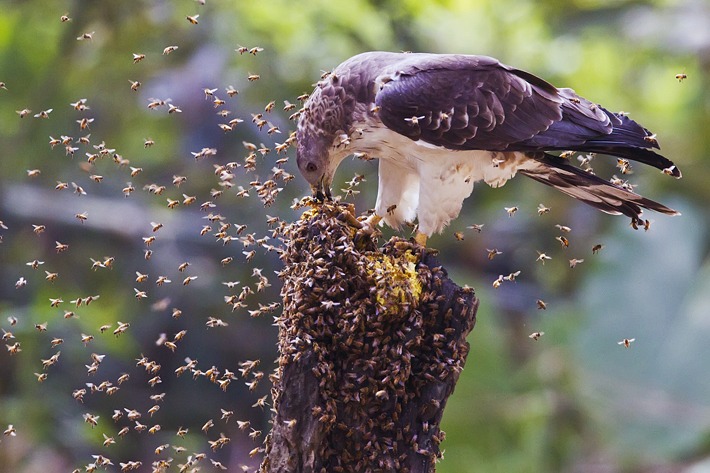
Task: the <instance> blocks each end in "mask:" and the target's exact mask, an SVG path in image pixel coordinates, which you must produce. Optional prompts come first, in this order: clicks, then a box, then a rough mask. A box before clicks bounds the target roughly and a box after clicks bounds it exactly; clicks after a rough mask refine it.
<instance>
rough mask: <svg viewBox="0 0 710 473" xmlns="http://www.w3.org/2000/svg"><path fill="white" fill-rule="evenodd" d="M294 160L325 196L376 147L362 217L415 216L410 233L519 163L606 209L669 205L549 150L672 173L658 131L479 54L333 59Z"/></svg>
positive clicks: (452, 212)
mask: <svg viewBox="0 0 710 473" xmlns="http://www.w3.org/2000/svg"><path fill="white" fill-rule="evenodd" d="M297 141H298V148H297V162H298V168H299V170H300V171H301V173H302V174H303V176H304V177H305V178H306V180H307V181H308V182H309V183H310V185H311V188H312V190H313V192H314V195H315V196H316V197H317V198H319V199H321V200H322V199H324V198H330V184H331V182H332V179H333V174H334V173H335V170H336V169H337V167H338V165H339V164H340V162H341V161H342V160H343V159H344V158H345V157H347V156H349V155H351V154H357V153H360V155H367V156H369V157H372V158H379V186H378V193H377V203H376V205H375V214H374V215H373V216H372V217H371V218H370V219H369V220H368V222H366V223H367V224H368V225H370V226H371V228H372V227H373V226H374V225H375V224H377V223H379V221H380V220H384V221H385V223H387V224H388V225H390V226H392V227H395V228H398V227H400V226H401V225H402V224H403V223H405V222H412V221H414V220H415V219H417V220H418V228H417V234H416V237H415V239H416V241H417V242H419V243H421V244H423V245H425V244H426V239H427V237H428V236H431V235H432V234H433V233H437V232H441V230H443V229H444V228H445V227H446V225H448V224H449V222H450V221H451V220H452V219H454V218H456V217H457V216H458V214H459V212H460V211H461V206H462V204H463V201H464V199H466V198H467V197H468V196H469V195H471V192H472V190H473V185H474V183H476V182H478V181H484V182H485V183H487V184H489V185H490V186H492V187H500V186H502V185H503V184H505V182H506V181H507V180H508V179H510V178H512V177H513V176H515V175H516V173H520V174H524V175H526V176H528V177H530V178H532V179H535V180H536V181H539V182H542V183H544V184H547V185H549V186H552V187H554V188H556V189H558V190H560V191H561V192H564V193H565V194H567V195H570V196H572V197H574V198H576V199H579V200H581V201H583V202H586V203H587V204H590V205H592V206H594V207H596V208H598V209H600V210H602V211H604V212H607V213H610V214H623V215H626V216H628V217H631V219H632V223H633V224H634V226H636V224H638V223H642V222H643V221H642V220H640V216H641V213H642V209H652V210H655V211H658V212H661V213H664V214H668V215H677V214H678V212H676V211H675V210H673V209H670V208H668V207H666V206H664V205H662V204H660V203H658V202H654V201H652V200H650V199H647V198H644V197H642V196H640V195H638V194H636V193H634V192H632V191H631V190H629V189H628V188H623V187H621V186H619V185H615V184H613V183H611V182H609V181H606V180H604V179H602V178H600V177H598V176H596V175H594V174H592V173H590V172H588V171H585V170H583V169H581V168H579V167H577V166H574V165H572V164H571V163H570V161H569V160H568V159H565V158H563V157H560V156H556V155H554V154H551V153H550V152H555V151H557V152H559V151H568V150H571V151H576V152H584V153H600V154H605V155H611V156H616V157H618V158H621V159H623V160H633V161H638V162H641V163H644V164H648V165H651V166H654V167H656V168H658V169H661V170H662V171H663V172H664V173H665V174H668V175H671V176H673V177H676V178H679V177H681V173H680V170H679V169H678V168H677V167H676V166H675V165H674V164H673V162H671V161H670V160H669V159H667V158H665V157H663V156H661V155H660V154H657V153H655V152H654V151H652V148H659V146H658V142H657V141H656V138H655V135H653V134H651V133H650V132H649V131H648V130H646V129H645V128H643V127H642V126H640V125H639V124H638V123H636V122H635V121H633V120H631V119H630V118H628V117H627V116H625V115H624V114H619V113H613V112H610V111H608V110H606V109H605V108H603V107H602V106H601V105H598V104H596V103H593V102H590V101H589V100H587V99H584V98H582V97H580V96H578V95H577V94H576V93H575V92H574V91H573V90H572V89H568V88H560V89H558V88H556V87H555V86H553V85H551V84H550V83H548V82H546V81H544V80H543V79H540V78H538V77H536V76H534V75H532V74H530V73H528V72H525V71H522V70H519V69H515V68H512V67H509V66H506V65H504V64H502V63H501V62H499V61H498V60H496V59H494V58H491V57H487V56H472V55H457V54H414V53H390V52H367V53H363V54H359V55H357V56H354V57H352V58H350V59H348V60H346V61H345V62H343V63H342V64H341V65H339V66H338V67H336V68H335V69H334V70H333V71H332V72H331V73H330V74H329V75H327V76H325V77H324V78H323V79H322V80H321V81H320V82H319V83H318V84H317V86H316V88H315V90H314V91H313V93H312V94H311V95H310V97H309V98H308V100H307V101H306V103H305V105H304V109H303V112H302V114H301V116H300V118H299V122H298V131H297Z"/></svg>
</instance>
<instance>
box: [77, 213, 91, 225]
mask: <svg viewBox="0 0 710 473" xmlns="http://www.w3.org/2000/svg"><path fill="white" fill-rule="evenodd" d="M74 217H76V219H77V220H79V222H81V223H84V222H85V221H86V220H87V219H88V218H89V215H88V213H87V212H82V213H78V214H75V215H74Z"/></svg>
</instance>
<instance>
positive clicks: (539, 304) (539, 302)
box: [535, 299, 547, 310]
mask: <svg viewBox="0 0 710 473" xmlns="http://www.w3.org/2000/svg"><path fill="white" fill-rule="evenodd" d="M535 303H536V304H537V308H538V310H546V309H547V303H546V302H545V301H543V300H542V299H538V300H537V301H535Z"/></svg>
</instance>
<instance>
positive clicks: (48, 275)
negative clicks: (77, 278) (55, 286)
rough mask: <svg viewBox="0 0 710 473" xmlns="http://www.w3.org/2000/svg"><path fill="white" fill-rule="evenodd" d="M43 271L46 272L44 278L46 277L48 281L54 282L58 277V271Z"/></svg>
mask: <svg viewBox="0 0 710 473" xmlns="http://www.w3.org/2000/svg"><path fill="white" fill-rule="evenodd" d="M44 273H45V274H46V276H45V277H44V279H46V280H47V281H49V282H54V281H56V280H57V278H58V277H59V273H50V272H49V271H45V272H44Z"/></svg>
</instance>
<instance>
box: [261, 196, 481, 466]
mask: <svg viewBox="0 0 710 473" xmlns="http://www.w3.org/2000/svg"><path fill="white" fill-rule="evenodd" d="M359 226H361V225H360V223H359V222H358V221H357V220H356V219H355V217H354V216H353V209H352V206H348V205H345V204H338V203H326V204H323V205H318V206H317V207H316V208H314V209H312V210H308V211H306V212H305V213H304V215H303V217H302V218H301V219H300V220H299V221H297V222H295V223H293V224H292V225H291V226H290V227H289V230H288V231H287V238H288V241H287V246H286V249H285V252H284V253H283V255H282V259H283V260H284V263H285V269H284V270H283V271H282V273H281V277H282V279H283V282H284V286H283V290H282V296H283V302H284V306H283V313H282V315H281V316H280V317H279V318H278V319H277V324H278V326H279V366H278V368H277V370H276V373H275V374H274V379H273V381H274V387H273V389H272V398H273V417H272V422H273V427H272V431H271V433H270V434H269V436H267V439H266V456H265V459H264V462H263V463H262V465H261V470H262V471H263V472H269V473H272V472H273V473H275V472H279V473H282V472H299V473H300V472H365V471H371V472H384V471H387V472H392V471H396V472H411V473H415V472H432V471H434V469H435V462H436V460H437V459H438V458H440V457H441V453H440V450H439V444H440V443H441V441H442V440H443V439H444V432H442V431H441V430H440V428H439V423H440V421H441V417H442V415H443V412H444V407H445V405H446V400H447V399H448V397H449V395H451V393H452V392H453V390H454V387H455V385H456V382H457V380H458V377H459V374H460V373H461V370H462V368H463V366H464V363H465V361H466V356H467V354H468V351H469V344H468V342H466V336H467V335H468V333H469V332H470V331H471V330H472V329H473V326H474V324H475V320H476V311H477V309H478V299H477V298H476V297H475V294H474V291H473V289H470V288H461V287H459V286H457V285H456V284H454V283H453V282H452V281H451V280H450V279H449V278H448V276H447V273H446V270H445V269H444V268H442V267H441V265H440V264H439V262H438V260H437V258H436V253H435V252H434V251H432V250H427V249H425V248H423V247H421V246H419V245H417V244H416V243H414V242H411V241H407V240H403V239H400V238H392V239H391V240H390V241H389V242H388V243H387V244H386V245H385V246H384V247H383V248H382V249H378V248H377V247H376V244H375V243H374V242H373V240H372V239H371V238H370V237H369V236H367V235H366V234H362V232H359V231H358V228H357V227H359Z"/></svg>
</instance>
